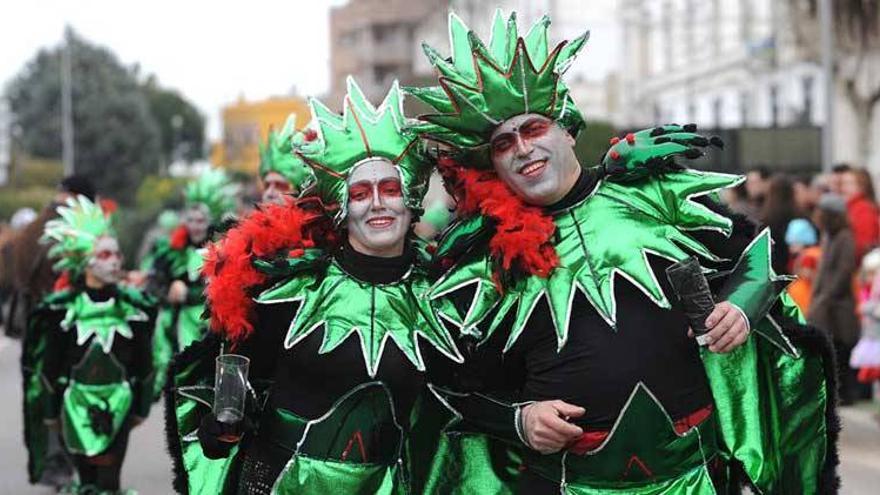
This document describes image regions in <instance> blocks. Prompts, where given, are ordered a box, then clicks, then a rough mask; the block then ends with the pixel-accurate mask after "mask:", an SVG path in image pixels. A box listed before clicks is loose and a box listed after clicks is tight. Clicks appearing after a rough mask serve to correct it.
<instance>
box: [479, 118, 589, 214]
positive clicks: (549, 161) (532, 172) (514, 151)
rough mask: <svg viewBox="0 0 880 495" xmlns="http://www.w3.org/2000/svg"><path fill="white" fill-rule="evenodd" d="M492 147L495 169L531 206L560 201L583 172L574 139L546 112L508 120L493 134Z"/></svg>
mask: <svg viewBox="0 0 880 495" xmlns="http://www.w3.org/2000/svg"><path fill="white" fill-rule="evenodd" d="M490 146H491V156H492V165H493V166H494V167H495V172H496V173H497V174H498V176H499V177H501V179H502V180H503V181H504V182H505V183H506V184H507V185H508V186H509V187H510V189H511V190H513V192H514V193H516V195H517V196H519V197H520V198H522V199H523V200H524V201H525V202H526V203H529V204H532V205H538V206H547V205H550V204H553V203H555V202H557V201H559V200H560V199H562V198H563V197H564V196H565V194H566V193H567V192H568V191H569V190H570V189H571V188H572V186H573V185H574V184H575V182H577V178H578V175H579V174H580V164H579V163H578V161H577V157H576V156H575V154H574V149H573V147H574V138H573V137H572V136H571V135H570V134H569V133H568V132H566V131H565V130H564V129H562V128H561V127H559V125H557V124H556V123H555V122H553V121H552V120H550V119H548V118H547V117H544V116H543V115H538V114H534V113H527V114H523V115H517V116H516V117H511V118H509V119H507V120H506V121H504V122H503V123H502V124H501V125H499V126H498V128H497V129H495V131H494V132H493V133H492V138H491V141H490Z"/></svg>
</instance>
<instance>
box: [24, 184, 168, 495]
mask: <svg viewBox="0 0 880 495" xmlns="http://www.w3.org/2000/svg"><path fill="white" fill-rule="evenodd" d="M58 213H59V216H58V217H57V218H55V219H53V220H51V221H49V222H47V223H46V227H45V231H44V235H43V237H42V239H43V242H47V241H51V244H52V246H51V247H50V249H49V252H48V254H49V256H50V257H51V258H52V259H53V261H55V263H54V264H53V268H54V269H55V270H56V271H57V272H58V273H59V274H60V277H59V283H57V284H56V285H55V290H54V291H53V292H51V293H49V294H47V295H46V296H45V297H44V298H43V299H42V301H40V303H39V305H38V306H37V307H36V309H35V310H34V312H33V313H32V314H31V316H30V320H29V329H28V336H27V339H26V340H25V342H24V346H23V348H22V353H21V367H22V375H23V378H24V379H23V384H24V393H23V397H24V419H25V444H26V446H27V449H28V475H29V480H30V481H31V483H35V482H38V481H39V480H40V479H41V477H42V474H43V472H44V470H45V468H46V467H47V461H48V459H47V452H50V451H49V450H48V445H49V442H50V439H52V438H60V443H61V445H62V447H63V449H64V451H65V452H66V454H67V458H68V459H70V460H71V461H72V462H73V464H74V466H75V467H76V473H77V476H76V479H75V481H74V482H73V483H71V484H70V485H69V486H66V487H65V488H64V489H63V490H62V493H70V494H80V495H87V494H93V495H99V494H100V495H117V494H120V495H121V493H123V492H120V486H119V485H120V479H119V478H120V473H121V470H122V463H123V460H124V459H125V453H126V446H127V444H128V434H129V432H130V431H131V429H132V428H133V427H134V426H137V425H138V424H140V423H141V422H143V420H144V418H146V417H147V414H148V413H149V410H150V391H151V388H152V386H151V381H152V379H153V367H152V363H151V361H150V334H151V332H152V327H153V323H154V322H155V308H154V304H153V301H152V300H151V299H150V298H149V297H147V296H146V295H145V294H144V293H142V292H140V291H138V290H136V289H133V288H130V287H126V286H124V285H122V284H120V281H121V279H122V276H123V274H124V272H123V270H122V253H121V251H120V250H119V241H118V238H117V236H116V234H115V229H114V227H113V225H112V218H111V216H110V215H109V214H107V213H105V210H104V209H103V208H102V206H101V205H98V204H95V203H93V202H92V201H90V200H89V199H87V198H85V197H84V196H78V197H76V198H70V199H68V200H67V202H66V203H65V204H64V205H63V206H60V207H59V211H58ZM124 493H128V492H124Z"/></svg>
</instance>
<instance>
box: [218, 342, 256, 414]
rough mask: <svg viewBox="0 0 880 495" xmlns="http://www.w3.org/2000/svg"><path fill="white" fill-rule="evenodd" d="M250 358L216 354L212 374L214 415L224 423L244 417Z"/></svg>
mask: <svg viewBox="0 0 880 495" xmlns="http://www.w3.org/2000/svg"><path fill="white" fill-rule="evenodd" d="M249 365H250V359H248V358H246V357H244V356H239V355H238V354H221V355H220V356H217V369H216V372H215V374H214V417H216V418H217V421H219V422H221V423H225V424H234V423H238V422H240V421H241V420H242V419H244V408H245V398H246V397H247V389H248V381H247V380H248V366H249Z"/></svg>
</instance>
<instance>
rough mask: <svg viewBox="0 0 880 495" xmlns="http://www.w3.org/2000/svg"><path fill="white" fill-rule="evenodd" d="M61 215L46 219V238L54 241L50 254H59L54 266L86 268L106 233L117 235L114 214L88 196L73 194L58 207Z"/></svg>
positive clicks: (72, 269)
mask: <svg viewBox="0 0 880 495" xmlns="http://www.w3.org/2000/svg"><path fill="white" fill-rule="evenodd" d="M57 211H58V215H59V217H58V218H55V219H53V220H49V221H48V222H46V227H45V229H44V231H43V237H42V239H41V240H42V242H46V243H49V242H52V243H54V244H53V245H52V247H51V248H49V257H50V258H57V261H56V263H55V265H54V266H53V268H54V269H55V270H56V271H58V272H63V271H67V272H69V273H70V274H71V275H78V274H79V273H81V271H82V270H83V268H85V266H86V263H88V259H89V257H90V256H91V255H92V251H93V249H94V246H95V241H96V240H97V239H98V238H99V237H102V236H106V235H110V236H113V235H115V234H114V233H113V226H112V223H111V220H110V217H109V216H107V215H106V214H105V213H104V210H102V209H101V207H100V206H99V205H97V204H95V203H93V202H92V201H91V200H89V199H88V198H86V197H85V196H76V197H73V198H69V199H68V200H67V201H66V202H65V204H64V205H61V206H59V207H58V210H57Z"/></svg>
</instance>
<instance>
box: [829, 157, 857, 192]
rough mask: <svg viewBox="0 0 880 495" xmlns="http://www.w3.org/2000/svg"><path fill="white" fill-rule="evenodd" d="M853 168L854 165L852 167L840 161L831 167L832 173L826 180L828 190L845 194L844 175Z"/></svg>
mask: <svg viewBox="0 0 880 495" xmlns="http://www.w3.org/2000/svg"><path fill="white" fill-rule="evenodd" d="M851 168H852V167H850V166H849V164H848V163H838V164H837V165H835V166H834V167H832V168H831V173H830V174H828V176H827V177H828V180H827V182H826V185H827V187H828V192H830V193H834V194H837V195H840V196H842V195H843V176H844V175H845V174H846V173H847V172H849V171H850V169H851Z"/></svg>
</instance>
